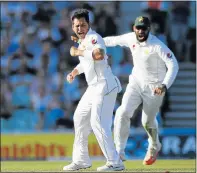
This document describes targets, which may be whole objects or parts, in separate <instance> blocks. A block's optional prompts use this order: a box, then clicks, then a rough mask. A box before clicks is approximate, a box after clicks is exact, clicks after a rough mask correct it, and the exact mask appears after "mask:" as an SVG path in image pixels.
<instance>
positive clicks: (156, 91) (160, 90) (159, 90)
mask: <svg viewBox="0 0 197 173" xmlns="http://www.w3.org/2000/svg"><path fill="white" fill-rule="evenodd" d="M166 90H167V88H166V85H164V84H162V85H161V86H159V87H156V88H155V89H154V94H155V95H159V96H161V95H162V94H164V93H165V92H166Z"/></svg>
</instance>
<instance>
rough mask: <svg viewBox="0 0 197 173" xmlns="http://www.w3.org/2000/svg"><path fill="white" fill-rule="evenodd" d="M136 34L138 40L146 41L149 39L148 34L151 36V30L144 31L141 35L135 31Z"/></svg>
mask: <svg viewBox="0 0 197 173" xmlns="http://www.w3.org/2000/svg"><path fill="white" fill-rule="evenodd" d="M135 35H136V38H137V40H138V41H139V42H144V41H146V40H147V39H148V36H149V31H147V32H146V33H144V34H143V35H141V34H138V35H137V34H136V33H135Z"/></svg>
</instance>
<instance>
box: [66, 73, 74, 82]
mask: <svg viewBox="0 0 197 173" xmlns="http://www.w3.org/2000/svg"><path fill="white" fill-rule="evenodd" d="M66 79H67V81H68V82H69V83H72V82H73V80H74V79H75V78H74V76H73V75H72V73H69V74H68V75H67V77H66Z"/></svg>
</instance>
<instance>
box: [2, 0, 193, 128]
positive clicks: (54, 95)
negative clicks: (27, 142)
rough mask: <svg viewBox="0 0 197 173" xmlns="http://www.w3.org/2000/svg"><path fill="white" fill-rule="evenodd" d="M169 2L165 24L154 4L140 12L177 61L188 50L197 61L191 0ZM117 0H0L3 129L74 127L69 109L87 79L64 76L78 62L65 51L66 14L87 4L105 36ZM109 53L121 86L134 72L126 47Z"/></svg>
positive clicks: (110, 31)
mask: <svg viewBox="0 0 197 173" xmlns="http://www.w3.org/2000/svg"><path fill="white" fill-rule="evenodd" d="M139 3H142V2H139ZM173 3H176V2H173ZM173 3H172V11H171V13H170V21H171V24H170V25H166V23H167V22H166V21H167V20H168V19H169V15H168V12H164V11H161V10H160V9H157V8H158V7H157V6H156V5H155V6H154V7H151V8H150V6H149V5H150V4H146V5H145V8H143V12H144V13H146V14H147V15H149V16H150V18H151V20H152V22H153V29H152V32H154V33H155V34H156V35H158V37H159V38H161V39H162V40H163V41H164V42H166V44H168V45H169V46H170V47H171V48H172V50H173V51H174V52H175V54H176V55H177V57H179V59H178V60H179V61H180V62H181V61H185V59H184V57H185V56H186V52H187V51H188V50H189V51H188V52H189V54H188V57H189V61H191V62H193V63H195V59H196V57H195V54H194V53H195V52H194V51H195V49H194V48H195V47H194V46H195V44H196V40H195V36H194V31H193V29H195V28H192V29H191V28H189V27H188V25H187V23H188V19H189V16H190V8H189V5H188V4H187V3H189V2H185V4H184V2H183V4H181V2H180V4H178V5H177V4H175V5H174V6H173ZM120 4H121V2H77V1H66V2H63V1H61V2H56V1H54V2H52V1H50V2H41V1H40V2H39V1H38V2H27V1H23V2H1V23H0V30H1V50H0V54H1V56H0V58H1V74H0V75H1V93H0V94H1V109H0V110H1V111H0V114H1V128H2V130H7V129H8V130H20V129H21V130H31V129H38V130H41V129H42V130H43V129H57V128H62V127H63V128H68V129H69V128H73V121H72V118H73V113H74V110H75V108H76V105H77V104H78V101H79V99H80V98H81V95H82V94H83V92H84V90H85V89H86V82H85V78H84V76H83V75H80V76H79V77H77V79H76V80H74V82H73V83H72V84H71V85H70V84H68V83H67V82H66V80H65V76H66V74H67V73H69V72H70V71H71V70H72V68H73V67H75V66H76V65H77V64H78V58H72V57H71V56H70V54H69V50H70V47H71V46H72V45H73V44H74V43H73V42H72V41H71V40H70V36H71V35H72V34H73V32H72V27H71V26H72V25H71V21H70V16H71V14H72V12H73V10H74V9H76V8H86V9H88V10H89V11H90V21H91V25H92V28H93V29H94V30H96V31H97V32H98V33H99V34H100V35H101V36H103V37H105V36H110V35H117V34H120V33H119V29H118V28H119V27H121V22H120V20H119V19H120V16H121V10H120ZM186 4H187V5H186ZM187 7H188V8H187ZM155 11H156V12H155ZM160 15H161V16H162V18H161V16H160ZM161 19H165V20H161ZM132 22H133V21H131V24H132ZM169 26H172V27H171V28H170V32H167V31H169V28H168V27H169ZM131 30H132V25H131ZM177 31H180V32H177ZM187 40H190V45H189V47H188V48H187V49H185V47H186V43H187ZM108 54H109V63H110V65H111V66H112V70H113V72H114V73H115V75H117V76H118V77H119V78H120V80H121V82H122V84H123V88H125V85H126V84H127V81H128V75H129V74H130V73H131V70H132V59H131V58H130V55H128V50H126V49H122V48H116V49H113V48H108ZM123 91H124V90H123ZM121 98H122V94H120V95H119V96H118V99H117V103H116V107H115V109H116V108H117V107H118V106H119V105H120V101H121Z"/></svg>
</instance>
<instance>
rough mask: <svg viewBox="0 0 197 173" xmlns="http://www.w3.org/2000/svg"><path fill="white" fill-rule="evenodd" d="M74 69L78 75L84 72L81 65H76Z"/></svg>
mask: <svg viewBox="0 0 197 173" xmlns="http://www.w3.org/2000/svg"><path fill="white" fill-rule="evenodd" d="M75 69H77V71H78V73H79V74H81V73H83V72H84V71H83V68H82V66H81V64H78V65H77V66H76V67H75Z"/></svg>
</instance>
